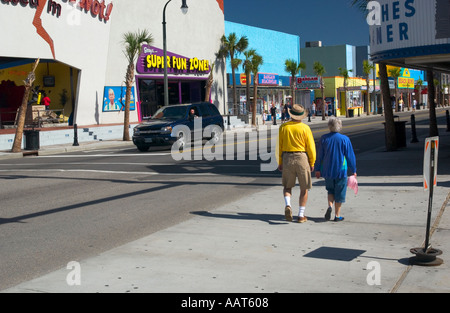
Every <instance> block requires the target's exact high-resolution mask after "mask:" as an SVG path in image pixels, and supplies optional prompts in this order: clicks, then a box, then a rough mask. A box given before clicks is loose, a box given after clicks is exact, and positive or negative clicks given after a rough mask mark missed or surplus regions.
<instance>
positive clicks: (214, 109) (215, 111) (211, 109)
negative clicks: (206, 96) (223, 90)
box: [208, 103, 220, 115]
mask: <svg viewBox="0 0 450 313" xmlns="http://www.w3.org/2000/svg"><path fill="white" fill-rule="evenodd" d="M208 108H209V111H210V112H211V115H220V113H219V110H217V108H216V106H215V105H213V104H212V103H208Z"/></svg>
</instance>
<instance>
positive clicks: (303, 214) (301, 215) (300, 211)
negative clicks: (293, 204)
mask: <svg viewBox="0 0 450 313" xmlns="http://www.w3.org/2000/svg"><path fill="white" fill-rule="evenodd" d="M298 216H299V217H304V216H305V207H304V206H301V207H300V208H299V210H298Z"/></svg>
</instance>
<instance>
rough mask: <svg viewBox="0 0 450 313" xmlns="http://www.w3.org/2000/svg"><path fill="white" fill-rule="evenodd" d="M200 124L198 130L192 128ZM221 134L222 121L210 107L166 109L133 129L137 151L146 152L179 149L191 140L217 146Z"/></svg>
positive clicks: (180, 105)
mask: <svg viewBox="0 0 450 313" xmlns="http://www.w3.org/2000/svg"><path fill="white" fill-rule="evenodd" d="M200 123H201V129H200V128H199V127H197V128H198V129H195V127H194V126H195V125H200ZM223 130H224V126H223V117H222V115H220V113H219V110H217V108H216V107H215V106H214V105H213V104H211V103H208V102H202V103H193V104H179V105H169V106H163V107H161V108H160V109H159V110H158V111H156V113H155V114H154V115H153V116H152V117H151V118H150V119H149V120H147V121H146V122H144V123H141V124H139V125H137V126H136V127H134V129H133V143H134V144H135V145H136V147H137V148H138V149H139V151H147V150H148V149H149V148H150V146H152V145H172V144H174V143H176V144H177V145H178V147H179V148H182V147H183V146H184V145H185V144H186V142H187V140H190V139H192V138H208V139H211V140H213V142H217V141H218V140H219V138H220V136H221V134H222V132H223ZM194 131H197V132H201V134H195V133H194ZM198 136H201V137H198Z"/></svg>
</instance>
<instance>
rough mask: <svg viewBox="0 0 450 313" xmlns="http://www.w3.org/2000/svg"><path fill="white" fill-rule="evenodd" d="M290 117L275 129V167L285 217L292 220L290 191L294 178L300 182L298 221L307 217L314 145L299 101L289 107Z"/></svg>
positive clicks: (305, 219)
mask: <svg viewBox="0 0 450 313" xmlns="http://www.w3.org/2000/svg"><path fill="white" fill-rule="evenodd" d="M289 115H290V116H291V119H292V120H291V121H290V122H287V123H284V124H282V125H281V126H280V129H279V133H278V170H280V171H281V172H282V184H283V187H284V188H283V194H284V201H285V205H286V206H285V209H284V214H285V217H286V220H288V221H292V208H291V195H292V188H293V187H295V184H296V180H297V178H298V183H299V185H300V197H299V212H298V222H299V223H304V222H306V221H307V218H306V216H305V207H306V202H307V201H308V190H309V189H311V187H312V180H311V172H312V171H314V163H315V161H316V145H315V143H314V137H313V134H312V132H311V128H309V126H308V125H306V124H304V123H302V120H303V119H304V118H305V117H306V116H307V112H306V110H305V108H304V107H303V106H302V105H299V104H294V105H293V106H292V108H291V109H289Z"/></svg>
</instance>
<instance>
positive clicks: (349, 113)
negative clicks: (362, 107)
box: [348, 109, 355, 117]
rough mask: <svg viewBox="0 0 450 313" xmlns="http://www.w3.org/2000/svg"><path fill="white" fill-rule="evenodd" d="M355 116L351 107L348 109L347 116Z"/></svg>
mask: <svg viewBox="0 0 450 313" xmlns="http://www.w3.org/2000/svg"><path fill="white" fill-rule="evenodd" d="M354 116H355V112H354V110H353V109H349V110H348V117H354Z"/></svg>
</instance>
